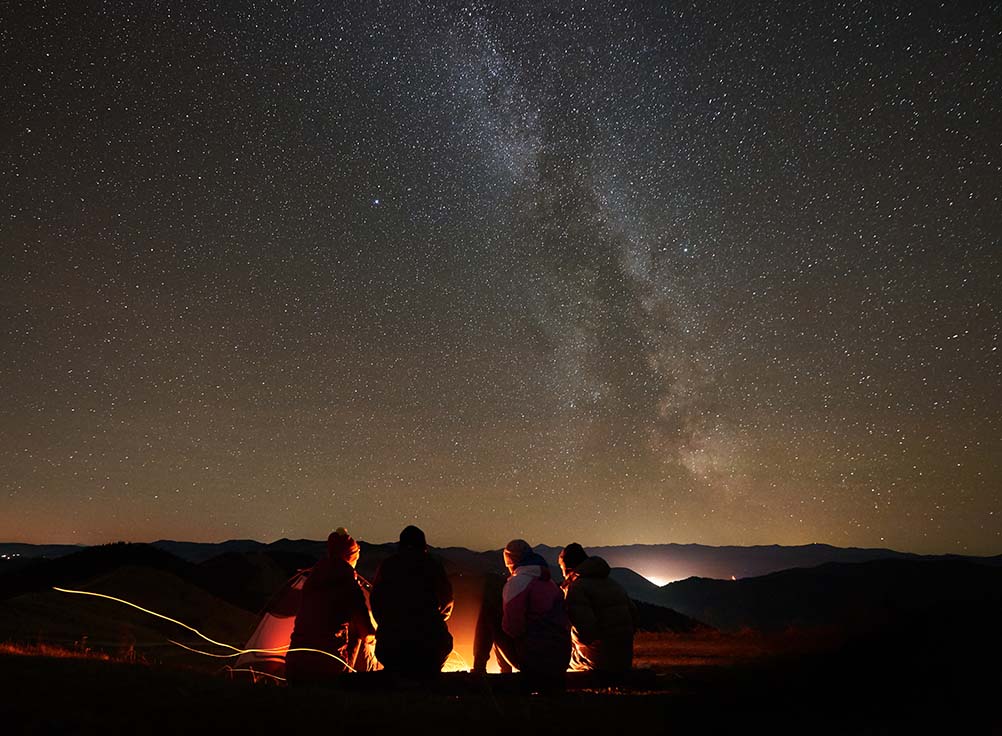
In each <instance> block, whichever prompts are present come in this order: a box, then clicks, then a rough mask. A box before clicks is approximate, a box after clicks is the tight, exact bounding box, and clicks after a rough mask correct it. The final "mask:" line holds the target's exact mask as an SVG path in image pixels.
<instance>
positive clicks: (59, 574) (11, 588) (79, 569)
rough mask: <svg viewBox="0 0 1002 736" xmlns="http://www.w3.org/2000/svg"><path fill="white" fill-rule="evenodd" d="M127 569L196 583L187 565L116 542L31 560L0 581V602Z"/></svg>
mask: <svg viewBox="0 0 1002 736" xmlns="http://www.w3.org/2000/svg"><path fill="white" fill-rule="evenodd" d="M127 565H132V566H135V567H143V568H149V569H153V570H165V571H168V572H171V573H174V574H175V575H177V576H178V577H180V578H183V579H188V580H192V579H197V573H196V572H195V567H194V565H192V564H191V563H190V562H186V561H185V560H182V559H179V558H177V557H175V556H174V555H172V554H170V553H168V552H164V551H163V550H159V549H157V548H156V547H153V546H151V545H148V544H128V543H125V542H117V543H115V544H105V545H101V546H99V547H87V548H85V549H82V550H80V551H78V552H74V553H73V554H69V555H66V556H63V557H59V558H56V559H41V558H39V559H35V560H32V562H31V564H29V565H26V566H24V567H22V568H20V569H18V570H14V571H13V572H10V573H8V574H5V575H3V576H2V577H0V600H3V599H6V598H11V597H13V596H16V595H21V594H23V593H30V592H36V591H41V590H48V589H49V588H52V587H53V586H60V587H68V586H73V585H76V584H79V583H80V582H82V581H85V580H90V579H93V578H95V577H97V576H98V575H102V574H105V573H108V572H111V571H112V570H115V569H118V568H121V567H125V566H127Z"/></svg>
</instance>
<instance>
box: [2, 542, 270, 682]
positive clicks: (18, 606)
mask: <svg viewBox="0 0 1002 736" xmlns="http://www.w3.org/2000/svg"><path fill="white" fill-rule="evenodd" d="M117 559H125V556H124V555H118V557H117ZM147 561H149V558H147ZM92 569H97V568H96V567H95V568H92ZM83 570H84V567H83V566H77V567H76V568H75V572H80V573H81V574H83ZM65 584H66V583H65V582H64V585H65ZM72 587H73V588H79V589H84V590H88V591H94V592H99V593H104V594H106V595H111V596H115V597H117V598H121V599H123V600H127V601H131V602H133V603H135V604H137V605H141V606H143V607H144V608H148V609H151V610H154V611H157V612H159V613H161V614H163V615H166V616H170V617H172V618H176V619H178V620H180V621H183V622H185V623H186V624H188V625H190V626H194V627H195V628H197V629H199V630H200V631H202V632H203V633H205V634H206V635H208V636H210V637H212V638H214V639H216V640H218V641H223V642H228V643H231V644H234V645H236V646H239V645H242V644H243V643H244V642H245V641H246V640H247V636H248V635H249V633H250V631H252V630H253V627H254V626H255V625H256V623H257V616H256V615H255V614H252V613H250V612H249V611H244V610H241V609H239V608H237V607H234V606H232V605H230V604H228V603H226V602H225V601H223V600H220V599H219V598H217V597H215V596H213V595H212V594H210V593H209V592H207V591H205V590H204V589H202V588H200V587H199V586H197V585H195V584H193V583H191V582H189V581H187V580H184V579H182V578H181V577H178V576H177V575H176V574H174V572H172V571H170V570H167V569H165V568H163V567H160V568H154V567H149V566H145V565H143V566H137V565H133V564H123V565H121V566H116V567H114V568H112V569H109V570H105V571H103V572H101V573H99V574H97V575H94V576H92V577H86V578H81V579H77V580H76V581H75V582H74V583H73V585H72ZM171 639H173V640H175V641H181V642H186V643H187V644H189V645H191V646H195V647H196V648H199V649H203V650H206V649H208V650H210V651H215V652H219V651H221V650H219V649H218V648H215V647H213V646H212V645H209V644H207V643H206V642H204V641H202V640H201V639H199V638H198V637H196V636H195V635H194V634H192V633H191V632H189V631H187V630H186V629H184V628H183V627H180V626H178V625H177V624H174V623H171V622H169V621H165V620H162V619H159V618H157V617H155V616H150V615H149V614H146V613H143V612H141V611H138V610H136V609H134V608H131V607H129V606H126V605H123V604H122V603H119V602H116V601H109V600H104V599H100V598H94V597H91V596H81V595H75V594H68V593H61V592H58V591H54V590H51V589H45V590H37V591H32V592H26V593H22V594H20V595H16V596H12V597H9V598H6V599H4V600H0V641H9V642H27V643H35V642H45V643H50V644H57V645H60V646H64V647H69V648H72V649H97V650H101V651H106V652H113V653H122V652H126V651H130V650H135V651H136V653H137V654H138V655H139V656H141V657H143V658H147V659H149V658H154V659H155V660H157V661H165V660H171V661H174V662H177V663H181V664H185V665H186V666H196V667H202V668H205V669H209V670H213V671H214V670H216V669H218V668H219V667H220V666H221V662H220V660H217V659H207V658H203V657H201V656H199V655H195V654H192V653H190V652H186V651H185V650H183V649H181V648H178V647H176V646H175V645H173V644H170V641H169V640H171Z"/></svg>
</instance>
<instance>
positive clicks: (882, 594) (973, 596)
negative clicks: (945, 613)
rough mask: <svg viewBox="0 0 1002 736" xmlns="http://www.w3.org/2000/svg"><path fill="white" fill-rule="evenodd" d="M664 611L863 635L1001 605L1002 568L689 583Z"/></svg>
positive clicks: (884, 567) (726, 625)
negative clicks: (941, 612) (935, 610)
mask: <svg viewBox="0 0 1002 736" xmlns="http://www.w3.org/2000/svg"><path fill="white" fill-rule="evenodd" d="M658 600H659V602H660V603H661V604H662V605H665V606H668V607H670V608H673V609H675V610H677V611H680V612H682V613H684V614H686V615H689V616H692V617H694V618H697V619H699V620H701V621H705V622H707V623H709V624H711V625H712V626H715V627H718V628H722V629H737V628H741V627H746V626H747V627H752V628H757V629H763V630H770V629H773V630H774V629H780V628H785V627H788V626H808V627H809V626H828V625H837V626H848V627H851V628H861V629H865V628H868V627H873V626H875V625H877V624H880V623H882V622H888V621H897V620H902V619H903V618H907V617H908V616H910V615H913V614H915V613H916V612H919V611H923V610H926V609H929V608H931V607H933V606H943V605H945V606H948V607H951V608H955V609H957V610H964V609H969V608H978V607H984V606H986V605H988V606H997V605H998V603H999V601H1000V600H1002V568H999V567H996V566H993V565H983V564H977V563H973V562H969V561H967V560H960V559H932V560H923V559H901V560H874V561H870V562H861V563H856V564H845V563H829V564H826V565H821V566H819V567H816V568H808V569H797V570H785V571H782V572H777V573H772V574H771V575H765V576H762V577H758V578H746V579H742V580H734V581H727V580H709V579H706V578H689V579H688V580H683V581H680V582H677V583H671V584H669V585H666V586H664V587H663V588H662V589H661V595H660V596H659V598H658Z"/></svg>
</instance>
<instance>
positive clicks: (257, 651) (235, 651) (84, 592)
mask: <svg viewBox="0 0 1002 736" xmlns="http://www.w3.org/2000/svg"><path fill="white" fill-rule="evenodd" d="M52 589H53V590H58V591H59V592H60V593H71V594H73V595H89V596H93V597H95V598H105V599H107V600H109V601H115V602H116V603H122V604H124V605H126V606H130V607H131V608H135V609H136V610H137V611H142V612H143V613H147V614H149V615H150V616H156V617H157V618H161V619H163V620H164V621H170V622H171V623H172V624H177V625H178V626H180V627H182V628H185V629H188V631H191V632H193V633H194V634H196V635H198V636H199V637H200V638H202V639H204V640H205V641H207V642H209V643H210V644H215V645H216V646H217V647H223V648H224V649H232V650H233V653H232V654H213V653H211V652H203V651H201V650H200V649H194V648H192V647H189V646H188V645H186V644H182V643H181V642H178V641H174V640H173V639H168V640H167V641H169V642H170V643H171V644H176V645H177V646H179V647H181V648H182V649H187V650H188V651H189V652H194V653H195V654H201V655H204V656H206V657H215V658H218V659H230V658H232V657H239V656H240V655H241V654H288V653H289V652H315V653H317V654H324V655H326V656H328V657H330V658H332V659H335V660H337V661H338V662H340V663H341V664H343V665H344V666H345V667H347V668H348V670H349V671H351V672H354V671H355V670H354V668H352V666H351V665H350V664H348V663H347V662H345V661H344V660H343V659H341V658H340V657H339V656H337V655H336V654H331V653H330V652H325V651H324V650H322V649H310V648H307V647H293V648H291V649H290V648H289V647H273V648H271V649H240V648H239V647H235V646H233V645H232V644H226V643H225V642H221V641H216V640H215V639H211V638H209V637H208V636H206V635H205V634H203V633H202V632H201V631H199V630H198V629H196V628H195V627H194V626H189V625H188V624H186V623H184V622H183V621H178V620H177V619H176V618H171V617H170V616H164V615H163V614H162V613H157V612H156V611H151V610H150V609H148V608H143V607H142V606H137V605H136V604H135V603H131V602H129V601H127V600H124V599H123V598H116V597H115V596H113V595H105V594H104V593H95V592H93V591H90V590H70V589H68V588H57V587H55V586H53V588H52Z"/></svg>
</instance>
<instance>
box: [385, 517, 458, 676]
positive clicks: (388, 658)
mask: <svg viewBox="0 0 1002 736" xmlns="http://www.w3.org/2000/svg"><path fill="white" fill-rule="evenodd" d="M371 600H372V615H373V617H374V618H375V620H376V623H377V624H378V627H379V628H378V631H377V632H376V658H377V659H378V660H379V662H380V664H382V665H383V669H385V670H387V671H388V672H396V673H398V674H403V675H407V676H411V677H429V676H433V675H435V674H437V673H438V672H440V671H441V670H442V665H443V664H445V660H446V659H448V657H449V655H450V654H451V653H452V644H453V642H452V634H450V633H449V627H448V625H447V624H446V621H448V619H449V616H450V615H451V614H452V605H453V599H452V584H451V583H450V582H449V578H448V576H446V574H445V568H444V567H442V563H441V562H439V561H438V560H437V559H436V558H434V557H432V556H431V555H430V554H429V553H428V543H427V540H426V539H425V535H424V532H423V531H421V530H420V529H419V528H418V527H416V526H408V527H405V528H404V530H403V531H401V532H400V543H399V544H398V545H397V552H396V554H394V555H391V556H390V557H387V558H386V559H385V560H383V562H382V563H381V564H380V565H379V569H378V570H377V571H376V577H375V578H374V579H373V581H372V596H371Z"/></svg>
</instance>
